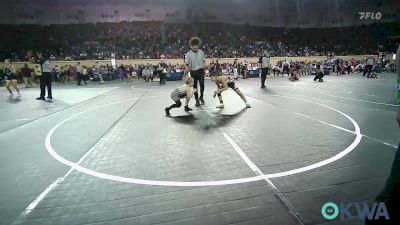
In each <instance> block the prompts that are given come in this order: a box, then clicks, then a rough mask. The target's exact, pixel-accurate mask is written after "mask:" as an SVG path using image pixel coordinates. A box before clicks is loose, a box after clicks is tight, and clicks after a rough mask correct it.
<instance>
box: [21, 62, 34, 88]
mask: <svg viewBox="0 0 400 225" xmlns="http://www.w3.org/2000/svg"><path fill="white" fill-rule="evenodd" d="M32 72H33V70H32V69H31V68H29V67H28V64H27V63H25V65H24V67H22V68H21V74H22V77H23V79H24V83H25V87H26V88H30V87H32V82H33V80H32Z"/></svg>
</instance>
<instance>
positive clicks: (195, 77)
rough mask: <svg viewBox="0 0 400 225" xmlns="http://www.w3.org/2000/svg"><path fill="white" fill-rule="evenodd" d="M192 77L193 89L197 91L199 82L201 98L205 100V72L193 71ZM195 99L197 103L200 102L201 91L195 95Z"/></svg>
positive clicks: (201, 70)
mask: <svg viewBox="0 0 400 225" xmlns="http://www.w3.org/2000/svg"><path fill="white" fill-rule="evenodd" d="M190 76H191V77H193V81H194V84H193V88H195V89H197V81H198V82H199V83H200V98H203V93H204V70H203V69H199V70H194V71H193V70H192V71H190ZM194 97H195V99H196V101H198V100H199V91H198V89H197V91H196V92H195V93H194Z"/></svg>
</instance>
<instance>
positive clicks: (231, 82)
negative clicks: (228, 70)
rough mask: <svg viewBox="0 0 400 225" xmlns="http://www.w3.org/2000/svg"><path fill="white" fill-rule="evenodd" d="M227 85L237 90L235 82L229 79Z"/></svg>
mask: <svg viewBox="0 0 400 225" xmlns="http://www.w3.org/2000/svg"><path fill="white" fill-rule="evenodd" d="M228 87H230V88H232V89H233V90H237V89H238V87H236V85H235V82H233V81H229V82H228Z"/></svg>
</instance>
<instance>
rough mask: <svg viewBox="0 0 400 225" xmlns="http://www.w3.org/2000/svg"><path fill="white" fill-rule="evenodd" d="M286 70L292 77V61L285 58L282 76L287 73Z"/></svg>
mask: <svg viewBox="0 0 400 225" xmlns="http://www.w3.org/2000/svg"><path fill="white" fill-rule="evenodd" d="M285 71H286V72H287V75H288V76H289V77H290V63H289V61H287V59H285V61H283V63H282V76H283V75H284V74H285Z"/></svg>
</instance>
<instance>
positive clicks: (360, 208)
mask: <svg viewBox="0 0 400 225" xmlns="http://www.w3.org/2000/svg"><path fill="white" fill-rule="evenodd" d="M352 212H353V213H352ZM321 213H322V216H323V217H324V218H325V219H327V220H333V219H336V218H337V217H338V216H339V218H340V219H341V220H351V219H360V220H365V219H369V220H378V219H385V220H389V219H390V218H389V214H388V211H387V209H386V205H385V203H383V202H374V203H372V205H371V206H370V205H368V203H366V202H348V203H340V205H339V206H337V205H336V204H335V203H333V202H328V203H325V204H324V205H323V206H322V209H321ZM381 217H382V218H381Z"/></svg>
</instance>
